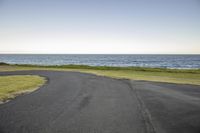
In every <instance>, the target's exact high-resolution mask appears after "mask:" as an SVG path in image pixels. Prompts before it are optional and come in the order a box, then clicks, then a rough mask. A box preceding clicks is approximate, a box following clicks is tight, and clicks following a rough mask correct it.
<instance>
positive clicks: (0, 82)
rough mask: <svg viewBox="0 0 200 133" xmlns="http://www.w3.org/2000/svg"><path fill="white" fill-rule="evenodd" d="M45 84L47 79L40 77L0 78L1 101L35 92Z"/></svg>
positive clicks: (18, 76)
mask: <svg viewBox="0 0 200 133" xmlns="http://www.w3.org/2000/svg"><path fill="white" fill-rule="evenodd" d="M44 83H45V79H44V78H43V77H39V76H30V75H23V76H21V75H16V76H0V101H6V100H8V99H11V98H14V97H15V96H16V95H19V94H21V93H27V92H31V91H34V90H35V89H37V88H38V87H39V86H41V85H42V84H44Z"/></svg>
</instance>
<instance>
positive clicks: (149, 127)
mask: <svg viewBox="0 0 200 133" xmlns="http://www.w3.org/2000/svg"><path fill="white" fill-rule="evenodd" d="M123 81H126V83H127V84H128V86H129V87H130V89H131V91H132V92H133V95H135V96H136V99H137V102H138V107H139V109H140V111H141V113H142V117H143V120H144V123H145V127H146V132H147V133H156V130H155V127H154V126H153V122H152V118H151V114H150V113H149V111H148V109H147V108H146V106H145V104H144V102H143V101H142V99H141V97H140V95H139V94H138V92H137V90H136V88H134V87H133V85H132V82H131V80H123Z"/></svg>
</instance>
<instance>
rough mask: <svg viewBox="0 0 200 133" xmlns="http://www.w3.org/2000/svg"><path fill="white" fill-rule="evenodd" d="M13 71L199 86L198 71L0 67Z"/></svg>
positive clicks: (134, 68)
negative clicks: (35, 71) (95, 76)
mask: <svg viewBox="0 0 200 133" xmlns="http://www.w3.org/2000/svg"><path fill="white" fill-rule="evenodd" d="M15 70H58V71H78V72H85V73H93V74H96V75H102V76H108V77H113V78H127V79H133V80H146V81H157V82H169V83H179V84H193V85H200V69H190V70H188V69H184V70H183V69H165V68H144V67H108V66H85V65H62V66H38V65H8V64H4V65H1V66H0V71H15Z"/></svg>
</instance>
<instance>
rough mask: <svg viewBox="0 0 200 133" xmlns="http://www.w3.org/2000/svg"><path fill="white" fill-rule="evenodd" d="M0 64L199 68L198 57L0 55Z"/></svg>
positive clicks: (199, 59)
mask: <svg viewBox="0 0 200 133" xmlns="http://www.w3.org/2000/svg"><path fill="white" fill-rule="evenodd" d="M0 62H5V63H10V64H38V65H64V64H81V65H91V66H122V67H124V66H139V67H160V68H178V69H183V68H186V69H191V68H200V55H95V54H94V55H91V54H90V55H81V54H57V55H55V54H54V55H53V54H39V55H38V54H0Z"/></svg>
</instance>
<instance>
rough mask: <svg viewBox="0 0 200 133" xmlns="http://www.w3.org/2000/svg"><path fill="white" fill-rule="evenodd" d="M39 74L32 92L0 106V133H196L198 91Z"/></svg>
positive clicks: (78, 75)
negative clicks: (40, 81) (40, 83)
mask: <svg viewBox="0 0 200 133" xmlns="http://www.w3.org/2000/svg"><path fill="white" fill-rule="evenodd" d="M14 74H20V75H24V74H29V75H30V74H33V75H41V76H44V77H46V78H47V79H48V82H47V83H46V84H45V85H44V86H42V87H41V88H40V89H38V90H37V91H34V92H32V93H30V94H26V95H21V96H18V97H16V98H15V99H14V100H11V101H9V102H7V103H4V104H1V105H0V133H200V86H192V85H176V84H167V83H155V82H154V83H153V82H145V81H130V80H125V79H124V80H123V79H121V80H119V79H112V78H107V77H101V76H95V75H92V74H83V73H78V72H56V71H19V72H1V73H0V75H14Z"/></svg>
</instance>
